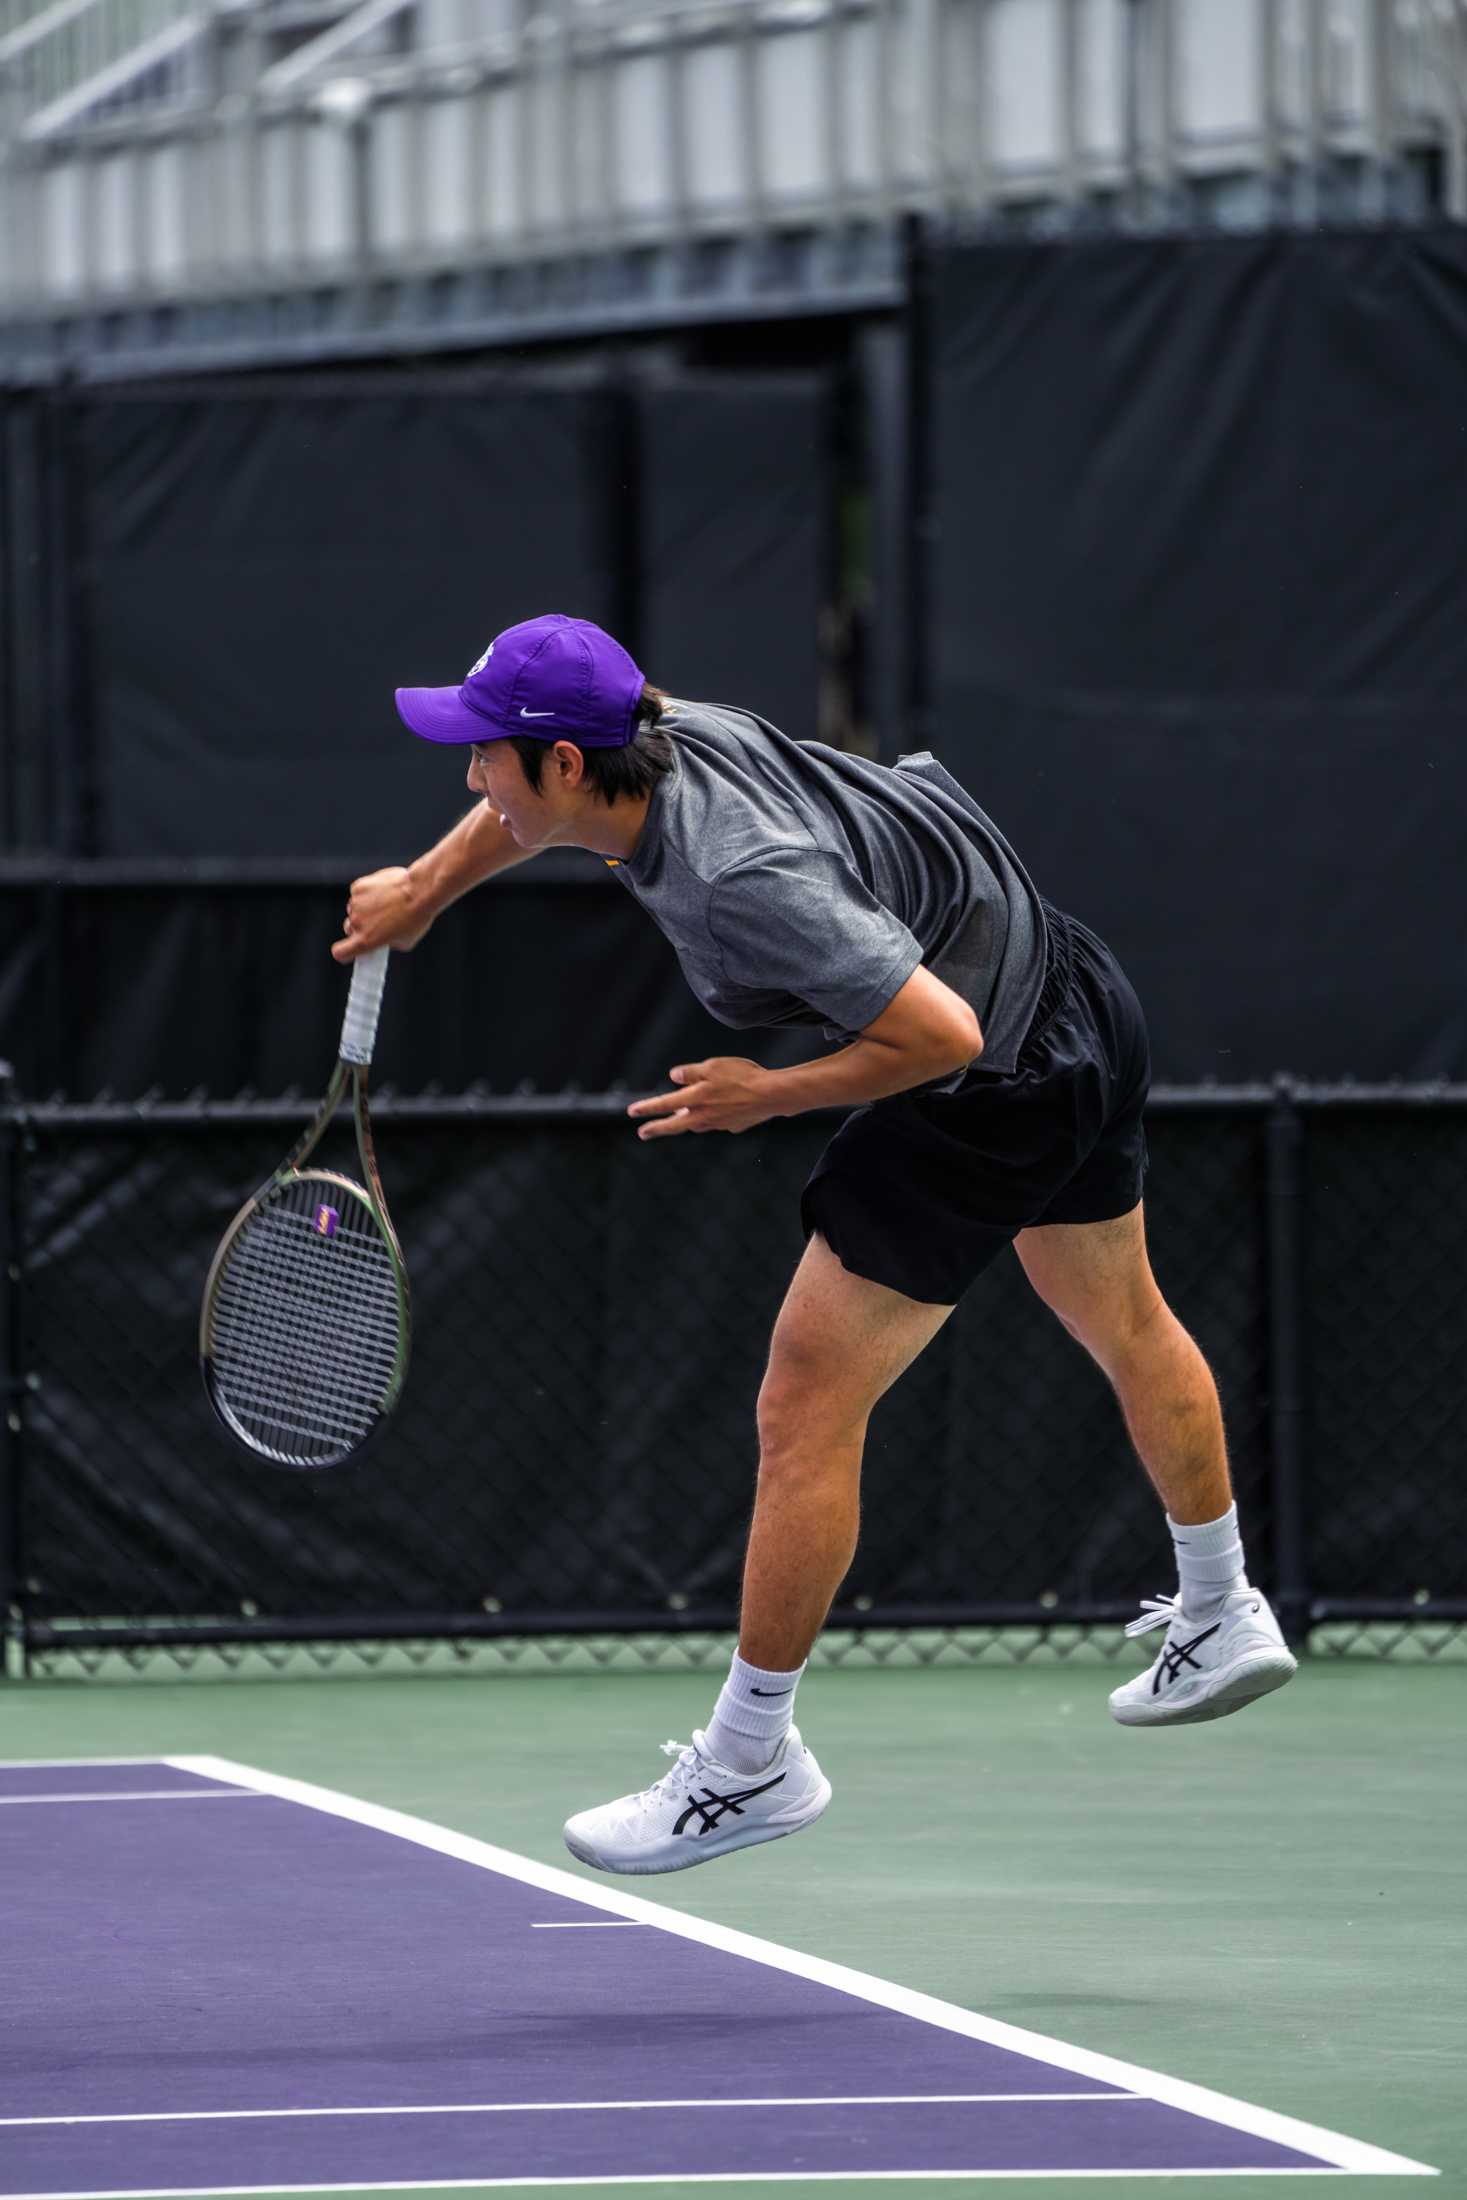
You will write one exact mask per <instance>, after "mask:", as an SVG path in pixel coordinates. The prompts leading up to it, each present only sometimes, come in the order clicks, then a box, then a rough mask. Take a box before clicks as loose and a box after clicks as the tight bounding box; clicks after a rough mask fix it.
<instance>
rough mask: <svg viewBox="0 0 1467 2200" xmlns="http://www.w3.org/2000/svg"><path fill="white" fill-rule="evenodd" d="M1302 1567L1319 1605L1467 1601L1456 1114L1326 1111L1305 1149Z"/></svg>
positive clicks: (1463, 1135) (1463, 1301)
mask: <svg viewBox="0 0 1467 2200" xmlns="http://www.w3.org/2000/svg"><path fill="white" fill-rule="evenodd" d="M1305 1157H1306V1170H1307V1189H1308V1212H1309V1216H1310V1229H1309V1237H1308V1247H1307V1252H1308V1283H1307V1300H1308V1305H1309V1309H1310V1319H1309V1359H1310V1366H1309V1370H1308V1376H1309V1392H1308V1395H1309V1399H1310V1414H1311V1426H1310V1430H1309V1444H1308V1454H1307V1458H1308V1464H1307V1472H1306V1484H1305V1493H1304V1496H1305V1510H1306V1518H1307V1521H1308V1568H1309V1580H1310V1585H1311V1587H1312V1589H1313V1590H1314V1592H1315V1594H1316V1595H1317V1596H1319V1597H1325V1598H1331V1599H1361V1600H1369V1599H1372V1598H1378V1597H1380V1596H1382V1595H1383V1594H1384V1595H1392V1596H1396V1597H1400V1598H1405V1599H1408V1600H1410V1601H1411V1602H1412V1603H1414V1604H1416V1605H1419V1606H1424V1605H1427V1604H1433V1603H1437V1602H1440V1601H1445V1600H1450V1599H1454V1598H1461V1597H1462V1596H1463V1595H1464V1593H1467V1477H1464V1475H1463V1473H1462V1451H1463V1441H1464V1438H1463V1430H1464V1428H1467V1288H1464V1284H1463V1264H1462V1218H1463V1215H1464V1213H1467V1113H1463V1112H1461V1111H1458V1110H1439V1109H1421V1110H1417V1111H1415V1112H1413V1113H1403V1114H1401V1115H1399V1116H1395V1117H1388V1118H1386V1119H1385V1121H1384V1122H1383V1121H1382V1119H1381V1118H1380V1117H1379V1116H1378V1115H1375V1114H1373V1113H1372V1114H1354V1113H1349V1112H1337V1113H1330V1114H1327V1115H1323V1116H1321V1117H1319V1118H1318V1119H1317V1120H1316V1121H1314V1122H1313V1123H1311V1125H1310V1129H1309V1137H1308V1141H1307V1143H1306V1147H1305Z"/></svg>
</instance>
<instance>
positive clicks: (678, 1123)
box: [637, 1108, 694, 1138]
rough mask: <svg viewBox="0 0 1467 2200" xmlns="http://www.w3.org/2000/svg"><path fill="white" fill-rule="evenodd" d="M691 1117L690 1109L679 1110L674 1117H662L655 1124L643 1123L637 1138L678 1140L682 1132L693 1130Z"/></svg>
mask: <svg viewBox="0 0 1467 2200" xmlns="http://www.w3.org/2000/svg"><path fill="white" fill-rule="evenodd" d="M691 1115H692V1110H691V1109H690V1108H679V1109H678V1111H677V1114H676V1115H667V1116H663V1117H662V1118H661V1119H660V1120H659V1121H658V1122H655V1123H643V1124H642V1126H641V1128H640V1129H639V1130H638V1132H637V1136H638V1138H679V1137H681V1136H682V1134H683V1132H684V1131H690V1130H692V1129H693V1127H694V1126H693V1124H692V1121H691V1120H690V1118H691Z"/></svg>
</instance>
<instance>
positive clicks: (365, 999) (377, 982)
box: [341, 947, 392, 1067]
mask: <svg viewBox="0 0 1467 2200" xmlns="http://www.w3.org/2000/svg"><path fill="white" fill-rule="evenodd" d="M391 952H392V950H391V949H390V948H388V947H374V948H373V949H372V952H371V953H370V954H369V955H361V956H359V957H358V959H357V960H356V962H354V963H353V964H352V970H351V991H350V992H349V993H348V994H347V997H346V1014H345V1016H343V1018H342V1020H341V1059H342V1060H343V1062H356V1063H360V1064H361V1065H362V1066H363V1067H365V1066H366V1064H367V1063H368V1062H370V1061H371V1059H372V1042H373V1040H374V1039H375V1038H376V1036H377V1018H378V1016H379V1015H380V1014H381V1012H382V988H383V986H384V985H386V983H387V958H388V956H389V955H390V954H391Z"/></svg>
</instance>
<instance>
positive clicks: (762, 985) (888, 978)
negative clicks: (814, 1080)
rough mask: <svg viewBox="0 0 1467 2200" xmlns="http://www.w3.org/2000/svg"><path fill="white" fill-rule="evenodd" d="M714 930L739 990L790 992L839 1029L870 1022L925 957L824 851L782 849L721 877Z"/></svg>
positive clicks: (711, 907)
mask: <svg viewBox="0 0 1467 2200" xmlns="http://www.w3.org/2000/svg"><path fill="white" fill-rule="evenodd" d="M708 929H709V931H710V933H711V934H712V937H713V939H714V941H715V943H716V945H717V947H718V949H719V952H720V954H721V955H722V958H723V967H724V972H725V974H726V976H727V977H728V978H729V979H730V981H731V982H732V983H733V984H735V985H742V986H750V987H754V988H757V989H760V990H765V991H774V990H778V991H782V992H785V993H791V994H793V995H794V996H795V998H796V999H797V1000H801V1001H804V1002H806V1003H808V1005H809V1006H810V1007H811V1008H813V1009H815V1010H817V1011H818V1012H819V1014H820V1015H822V1016H823V1017H825V1018H826V1020H827V1021H828V1022H829V1023H831V1024H834V1025H836V1026H838V1028H839V1029H840V1030H842V1031H861V1030H864V1029H865V1027H866V1025H867V1024H870V1023H873V1022H874V1021H875V1019H876V1018H877V1017H878V1016H879V1015H880V1014H881V1012H882V1010H883V1009H885V1008H888V1007H889V1006H890V1005H891V1003H892V1001H893V1000H895V998H896V996H897V994H898V993H899V992H900V991H901V989H902V987H903V986H904V985H905V984H906V982H907V980H908V978H910V977H911V975H912V972H913V971H914V970H915V969H917V967H918V966H919V964H920V963H921V961H922V949H921V947H920V945H919V944H918V942H917V940H916V938H915V936H914V935H913V934H912V933H911V932H910V931H909V930H908V929H907V927H906V925H904V924H903V923H902V921H901V919H900V918H899V917H894V916H893V915H892V913H891V911H890V910H889V909H884V908H883V907H882V905H881V903H880V902H879V901H877V900H876V898H875V896H874V895H873V894H871V893H870V892H869V890H868V889H867V887H866V886H865V885H864V884H863V882H862V881H861V879H860V878H858V877H857V875H856V873H855V872H854V871H853V870H852V869H851V867H850V865H849V864H847V863H843V862H842V861H841V859H840V857H839V856H834V855H831V854H829V853H827V852H826V851H825V850H823V849H819V848H777V849H774V850H772V851H771V852H769V853H768V854H761V855H758V856H752V857H750V858H748V859H747V860H746V861H744V862H742V863H738V864H735V865H734V866H733V867H732V868H731V869H729V870H727V871H725V872H724V874H723V876H722V877H721V878H719V879H717V880H716V881H715V882H714V885H713V889H712V892H711V895H710V898H709V904H708Z"/></svg>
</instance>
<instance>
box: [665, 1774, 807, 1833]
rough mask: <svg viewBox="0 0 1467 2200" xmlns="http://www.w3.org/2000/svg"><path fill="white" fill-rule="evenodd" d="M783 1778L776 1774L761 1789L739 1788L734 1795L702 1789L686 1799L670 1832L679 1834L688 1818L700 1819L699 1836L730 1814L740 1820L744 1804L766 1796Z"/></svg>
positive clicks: (781, 1775)
mask: <svg viewBox="0 0 1467 2200" xmlns="http://www.w3.org/2000/svg"><path fill="white" fill-rule="evenodd" d="M785 1777H786V1775H785V1774H784V1773H782V1772H777V1773H776V1774H775V1776H774V1778H773V1779H772V1780H766V1781H765V1782H764V1783H763V1785H762V1786H761V1787H756V1788H740V1789H739V1790H738V1792H737V1794H734V1795H719V1794H717V1793H716V1792H715V1791H714V1790H713V1789H712V1788H704V1790H703V1793H702V1795H701V1796H697V1797H693V1796H690V1797H689V1798H688V1807H687V1809H686V1810H685V1811H684V1812H683V1814H682V1816H681V1818H679V1820H678V1822H677V1824H676V1825H675V1826H674V1827H673V1829H672V1830H673V1832H674V1833H681V1832H682V1831H683V1830H684V1828H685V1827H686V1825H687V1823H688V1820H689V1819H690V1818H701V1819H702V1821H703V1823H702V1824H701V1825H700V1826H699V1828H698V1833H699V1836H701V1835H703V1834H705V1833H711V1832H712V1831H713V1829H714V1827H715V1826H716V1825H717V1824H718V1822H719V1820H720V1819H721V1818H726V1817H728V1816H729V1815H730V1814H732V1815H733V1816H734V1817H735V1818H742V1816H743V1814H744V1805H745V1803H751V1802H752V1801H753V1800H754V1797H755V1796H756V1795H767V1794H768V1793H769V1790H770V1789H771V1788H777V1787H778V1786H779V1783H780V1781H781V1780H783V1779H784V1778H785Z"/></svg>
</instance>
